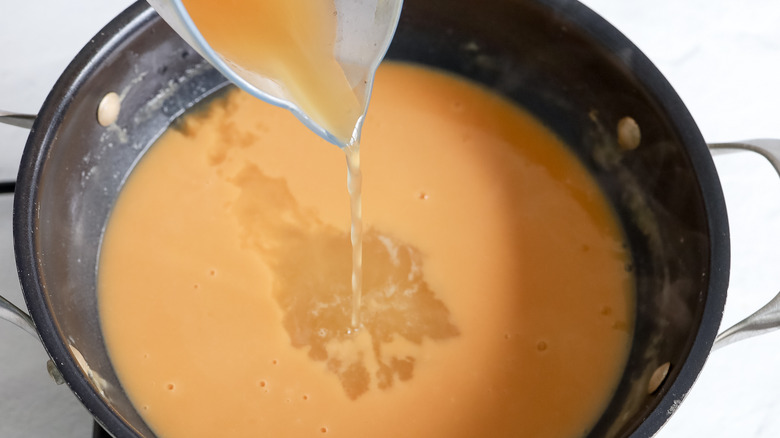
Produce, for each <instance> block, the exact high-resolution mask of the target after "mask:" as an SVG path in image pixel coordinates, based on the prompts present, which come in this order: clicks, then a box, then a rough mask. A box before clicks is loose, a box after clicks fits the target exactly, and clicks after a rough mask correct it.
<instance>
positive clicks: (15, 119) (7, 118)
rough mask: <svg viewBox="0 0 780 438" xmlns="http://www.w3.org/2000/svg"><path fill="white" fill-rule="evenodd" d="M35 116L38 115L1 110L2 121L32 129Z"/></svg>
mask: <svg viewBox="0 0 780 438" xmlns="http://www.w3.org/2000/svg"><path fill="white" fill-rule="evenodd" d="M35 117H36V116H35V115H33V114H19V113H9V112H8V111H3V110H0V123H5V124H6V125H12V126H18V127H20V128H26V129H31V128H32V126H33V122H34V121H35Z"/></svg>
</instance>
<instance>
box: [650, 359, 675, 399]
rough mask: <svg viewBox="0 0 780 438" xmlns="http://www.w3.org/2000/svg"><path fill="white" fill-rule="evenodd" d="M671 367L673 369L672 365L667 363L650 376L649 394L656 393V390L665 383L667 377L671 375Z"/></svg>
mask: <svg viewBox="0 0 780 438" xmlns="http://www.w3.org/2000/svg"><path fill="white" fill-rule="evenodd" d="M669 367H671V364H670V363H669V362H666V363H665V364H663V365H661V366H659V367H658V368H656V369H655V371H653V375H652V376H650V381H649V382H647V393H648V394H652V393H654V392H655V390H656V389H658V388H659V387H660V386H661V384H662V383H664V380H665V379H666V376H667V375H668V374H669Z"/></svg>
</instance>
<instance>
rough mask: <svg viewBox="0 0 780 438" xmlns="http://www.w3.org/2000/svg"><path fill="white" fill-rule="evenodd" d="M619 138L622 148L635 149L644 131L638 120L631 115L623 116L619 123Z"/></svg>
mask: <svg viewBox="0 0 780 438" xmlns="http://www.w3.org/2000/svg"><path fill="white" fill-rule="evenodd" d="M617 140H618V144H619V145H620V147H621V148H623V149H625V150H633V149H636V148H637V147H638V146H639V143H640V142H641V141H642V132H641V131H640V130H639V125H638V124H637V123H636V120H634V119H632V118H631V117H623V118H622V119H620V120H619V121H618V124H617Z"/></svg>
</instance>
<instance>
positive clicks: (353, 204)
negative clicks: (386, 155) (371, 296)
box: [344, 142, 363, 328]
mask: <svg viewBox="0 0 780 438" xmlns="http://www.w3.org/2000/svg"><path fill="white" fill-rule="evenodd" d="M344 152H346V154H347V187H348V190H349V211H350V219H351V226H350V230H349V234H350V241H351V242H352V319H351V321H352V327H353V328H358V327H360V307H361V306H360V302H361V299H362V295H363V198H362V191H363V173H362V172H361V170H360V142H355V143H352V144H350V145H349V146H347V147H346V148H344Z"/></svg>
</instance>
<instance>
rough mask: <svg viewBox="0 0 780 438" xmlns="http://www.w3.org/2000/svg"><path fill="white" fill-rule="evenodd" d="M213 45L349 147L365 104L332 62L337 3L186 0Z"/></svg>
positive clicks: (293, 0)
mask: <svg viewBox="0 0 780 438" xmlns="http://www.w3.org/2000/svg"><path fill="white" fill-rule="evenodd" d="M182 3H183V4H184V6H185V7H186V8H187V12H188V13H189V15H190V18H192V21H193V22H194V23H195V25H196V26H197V28H198V30H199V31H200V33H201V34H202V35H203V37H204V38H205V39H206V41H208V43H209V45H210V46H211V47H212V48H213V49H214V50H215V51H216V52H218V53H219V54H220V55H222V56H223V57H224V58H225V59H226V60H227V61H228V63H231V64H234V65H237V66H239V67H241V68H243V69H244V70H246V71H249V72H252V73H255V74H258V75H261V76H263V77H267V78H270V79H272V80H274V81H276V82H277V83H278V84H279V85H281V86H283V87H284V88H285V89H286V90H287V92H288V93H289V94H290V97H291V99H292V101H294V102H295V103H296V104H298V106H299V107H300V108H301V110H303V112H304V113H306V114H307V115H308V116H309V117H311V118H312V120H314V121H315V122H317V123H318V124H319V125H320V126H322V127H323V128H325V129H326V130H328V131H329V132H330V133H332V134H333V135H335V136H336V137H337V138H338V139H339V140H340V141H341V142H342V143H343V144H345V145H346V144H349V143H351V141H350V140H351V138H352V135H353V131H354V130H355V126H356V124H357V122H358V119H359V117H360V116H362V115H363V106H362V104H361V103H360V102H359V100H358V98H357V97H356V95H355V93H354V92H353V90H352V85H350V84H349V82H348V80H347V78H346V76H345V75H344V71H343V70H342V68H341V66H340V65H339V64H338V62H337V61H336V60H335V59H334V55H333V48H334V45H335V41H336V31H337V27H336V26H337V15H336V7H335V5H334V2H333V0H317V1H312V0H283V1H258V0H220V1H214V0H183V1H182Z"/></svg>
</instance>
